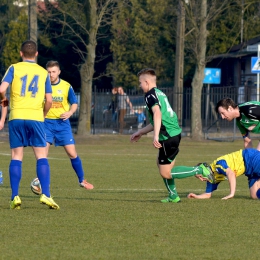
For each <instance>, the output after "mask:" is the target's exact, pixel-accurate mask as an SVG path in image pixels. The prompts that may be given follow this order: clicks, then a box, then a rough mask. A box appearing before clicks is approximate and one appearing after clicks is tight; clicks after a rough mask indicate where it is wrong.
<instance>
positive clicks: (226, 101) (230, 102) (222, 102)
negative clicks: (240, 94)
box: [215, 98, 238, 113]
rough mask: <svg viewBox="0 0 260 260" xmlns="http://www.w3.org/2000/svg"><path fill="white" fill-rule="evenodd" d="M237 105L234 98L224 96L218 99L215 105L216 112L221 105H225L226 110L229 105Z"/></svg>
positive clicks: (234, 106)
mask: <svg viewBox="0 0 260 260" xmlns="http://www.w3.org/2000/svg"><path fill="white" fill-rule="evenodd" d="M237 106H238V105H237V104H236V102H235V101H234V100H233V99H232V98H223V99H221V100H219V101H218V103H217V105H216V107H215V111H216V113H218V108H219V107H223V108H225V109H226V110H228V108H229V107H232V108H236V107H237Z"/></svg>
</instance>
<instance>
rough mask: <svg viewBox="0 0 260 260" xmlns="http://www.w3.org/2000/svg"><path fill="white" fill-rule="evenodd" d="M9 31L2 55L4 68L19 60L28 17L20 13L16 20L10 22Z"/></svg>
mask: <svg viewBox="0 0 260 260" xmlns="http://www.w3.org/2000/svg"><path fill="white" fill-rule="evenodd" d="M9 29H10V31H9V32H8V34H7V35H6V43H5V46H4V50H3V55H2V62H3V64H4V66H5V67H6V68H7V67H8V66H10V65H11V64H13V63H16V62H19V61H20V59H21V57H20V48H21V45H22V43H23V42H24V41H25V40H26V39H27V36H28V34H27V33H28V16H27V15H26V14H25V13H22V14H21V15H20V16H19V17H18V18H17V20H15V21H11V22H10V24H9Z"/></svg>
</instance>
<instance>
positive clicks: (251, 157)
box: [188, 148, 260, 200]
mask: <svg viewBox="0 0 260 260" xmlns="http://www.w3.org/2000/svg"><path fill="white" fill-rule="evenodd" d="M259 162H260V151H258V150H256V149H253V148H248V149H245V150H239V151H237V152H233V153H230V154H226V155H223V156H221V157H219V158H217V159H216V160H215V161H213V163H211V164H210V167H211V169H212V172H213V174H214V179H215V180H214V183H210V182H207V186H206V191H205V193H202V194H198V195H197V194H195V193H190V194H189V195H188V198H194V199H209V198H210V197H211V194H212V192H213V191H215V190H216V189H217V188H218V185H219V183H220V182H222V181H224V180H226V179H227V180H228V181H229V187H230V193H229V195H227V196H225V197H224V198H222V199H223V200H227V199H231V198H233V197H234V196H235V191H236V177H238V176H240V175H242V174H245V175H246V176H247V178H248V186H249V191H250V196H251V198H252V199H260V182H259V181H260V163H259ZM195 176H196V175H195ZM196 177H198V176H196Z"/></svg>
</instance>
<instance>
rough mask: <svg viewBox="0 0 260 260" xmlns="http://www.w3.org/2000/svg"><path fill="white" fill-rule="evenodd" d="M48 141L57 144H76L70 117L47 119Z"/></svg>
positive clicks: (45, 124) (45, 122)
mask: <svg viewBox="0 0 260 260" xmlns="http://www.w3.org/2000/svg"><path fill="white" fill-rule="evenodd" d="M44 126H45V133H46V141H47V142H48V143H49V144H53V143H54V144H55V146H65V145H69V144H75V140H74V137H73V134H72V130H71V125H70V121H69V119H67V120H65V121H64V120H62V119H45V121H44Z"/></svg>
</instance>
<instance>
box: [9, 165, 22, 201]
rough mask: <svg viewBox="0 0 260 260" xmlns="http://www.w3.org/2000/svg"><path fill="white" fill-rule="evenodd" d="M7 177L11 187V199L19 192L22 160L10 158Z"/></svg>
mask: <svg viewBox="0 0 260 260" xmlns="http://www.w3.org/2000/svg"><path fill="white" fill-rule="evenodd" d="M9 178H10V184H11V189H12V195H11V200H13V199H14V197H15V196H17V195H18V194H19V185H20V181H21V178H22V161H19V160H11V162H10V165H9Z"/></svg>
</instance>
